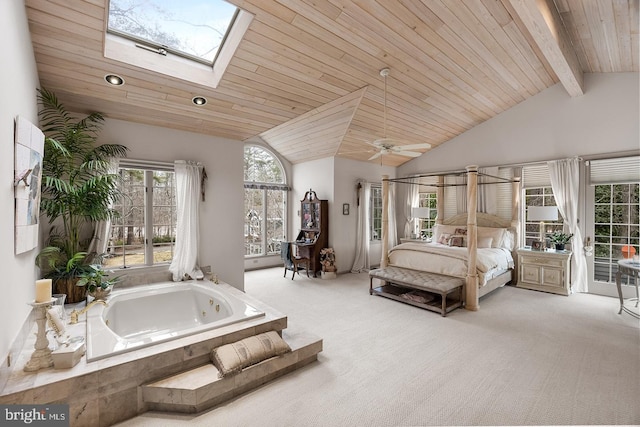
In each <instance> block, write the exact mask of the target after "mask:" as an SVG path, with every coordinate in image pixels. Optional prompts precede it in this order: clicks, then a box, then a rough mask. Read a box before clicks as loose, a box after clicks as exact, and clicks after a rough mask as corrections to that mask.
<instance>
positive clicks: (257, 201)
mask: <svg viewBox="0 0 640 427" xmlns="http://www.w3.org/2000/svg"><path fill="white" fill-rule="evenodd" d="M244 187H245V193H244V194H245V197H244V212H245V220H244V243H245V257H250V256H263V255H276V254H280V244H281V242H283V241H286V229H287V223H286V212H287V209H286V207H287V194H288V193H287V192H288V190H289V188H288V186H287V185H286V182H285V173H284V168H283V167H282V165H281V164H280V162H279V161H278V159H277V158H276V157H275V156H274V155H273V154H271V153H270V152H269V151H267V150H266V149H264V148H262V147H259V146H255V145H247V146H246V147H245V150H244Z"/></svg>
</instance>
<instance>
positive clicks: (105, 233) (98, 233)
mask: <svg viewBox="0 0 640 427" xmlns="http://www.w3.org/2000/svg"><path fill="white" fill-rule="evenodd" d="M107 173H109V174H117V173H118V159H111V160H110V161H109V169H108V170H107ZM109 231H111V220H105V221H98V222H97V223H96V224H95V229H94V230H93V236H92V237H91V242H89V248H88V249H87V252H88V253H90V254H96V255H102V254H104V253H106V252H107V246H108V243H109Z"/></svg>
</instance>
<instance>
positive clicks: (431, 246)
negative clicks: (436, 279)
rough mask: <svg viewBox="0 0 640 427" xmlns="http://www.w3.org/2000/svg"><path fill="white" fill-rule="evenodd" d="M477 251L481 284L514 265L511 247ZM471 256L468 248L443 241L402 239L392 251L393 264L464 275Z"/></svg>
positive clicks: (390, 253) (432, 271) (390, 254)
mask: <svg viewBox="0 0 640 427" xmlns="http://www.w3.org/2000/svg"><path fill="white" fill-rule="evenodd" d="M477 253H478V256H477V260H476V267H477V271H478V282H479V284H480V286H483V285H484V284H486V283H487V281H489V280H491V279H492V278H494V277H496V276H498V275H500V274H502V273H503V272H505V271H507V270H509V269H512V268H513V267H514V262H513V257H512V256H511V252H510V251H509V250H508V249H505V248H478V252H477ZM467 258H468V253H467V248H465V247H451V246H448V245H443V244H439V243H402V244H400V245H398V246H395V247H394V248H392V249H391V251H389V264H390V265H395V266H397V267H405V268H410V269H413V270H421V271H428V272H430V273H438V274H444V275H446V276H455V277H461V278H465V277H466V276H467Z"/></svg>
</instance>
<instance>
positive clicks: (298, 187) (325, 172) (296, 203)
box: [287, 157, 334, 246]
mask: <svg viewBox="0 0 640 427" xmlns="http://www.w3.org/2000/svg"><path fill="white" fill-rule="evenodd" d="M292 170H293V177H292V178H293V179H292V180H291V183H292V188H293V190H292V191H291V195H290V197H289V203H290V204H289V235H288V236H287V239H289V240H293V239H295V238H296V237H297V236H298V232H299V231H300V201H301V200H302V198H303V197H304V194H305V193H306V192H307V191H309V189H312V190H313V191H315V192H316V195H317V196H318V199H321V200H328V202H329V246H331V245H333V234H332V231H331V227H332V226H333V225H332V220H333V215H332V210H333V205H334V201H333V197H334V195H333V183H334V173H333V171H334V165H333V158H331V157H328V158H325V159H320V160H312V161H310V162H305V163H297V164H294V165H293V166H292Z"/></svg>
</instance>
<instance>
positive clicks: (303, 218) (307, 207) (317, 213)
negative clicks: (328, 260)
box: [295, 189, 329, 277]
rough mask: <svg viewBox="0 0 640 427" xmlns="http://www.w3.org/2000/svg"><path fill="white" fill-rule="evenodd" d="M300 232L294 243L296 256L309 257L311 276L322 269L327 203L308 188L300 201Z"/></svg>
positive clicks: (327, 224)
mask: <svg viewBox="0 0 640 427" xmlns="http://www.w3.org/2000/svg"><path fill="white" fill-rule="evenodd" d="M300 224H301V225H300V232H299V233H298V237H296V241H295V244H296V246H297V248H298V256H300V257H303V258H309V260H310V261H311V262H310V271H312V272H313V277H317V272H318V271H321V270H322V266H321V264H320V250H322V249H323V248H327V247H329V204H328V202H327V200H320V199H318V197H317V196H316V192H315V191H313V190H311V189H309V191H307V192H306V193H305V195H304V199H302V200H301V201H300Z"/></svg>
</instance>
